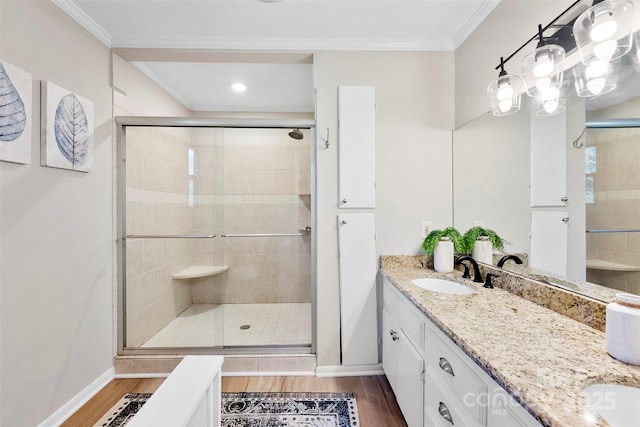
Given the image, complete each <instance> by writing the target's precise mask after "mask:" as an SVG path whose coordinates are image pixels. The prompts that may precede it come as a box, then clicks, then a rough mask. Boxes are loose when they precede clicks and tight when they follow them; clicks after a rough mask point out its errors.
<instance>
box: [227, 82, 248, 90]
mask: <svg viewBox="0 0 640 427" xmlns="http://www.w3.org/2000/svg"><path fill="white" fill-rule="evenodd" d="M231 89H233V90H235V91H236V92H244V91H245V90H247V86H246V85H245V84H244V83H239V82H238V83H234V84H232V85H231Z"/></svg>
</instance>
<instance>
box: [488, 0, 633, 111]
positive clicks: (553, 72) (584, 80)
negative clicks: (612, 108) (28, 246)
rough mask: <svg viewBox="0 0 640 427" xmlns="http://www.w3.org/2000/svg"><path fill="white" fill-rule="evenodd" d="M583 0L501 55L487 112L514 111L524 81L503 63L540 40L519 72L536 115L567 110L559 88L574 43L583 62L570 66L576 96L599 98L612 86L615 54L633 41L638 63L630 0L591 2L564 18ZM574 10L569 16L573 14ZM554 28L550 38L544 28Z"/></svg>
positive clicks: (628, 46)
mask: <svg viewBox="0 0 640 427" xmlns="http://www.w3.org/2000/svg"><path fill="white" fill-rule="evenodd" d="M585 2H586V0H575V1H574V2H573V3H572V4H571V5H570V6H569V7H567V8H566V9H565V10H564V11H563V12H562V13H560V14H559V15H558V16H556V17H555V18H554V19H553V20H552V21H551V22H549V24H547V25H546V26H545V27H542V25H538V32H537V33H536V34H535V35H534V36H532V37H531V38H530V39H529V40H527V41H526V42H524V43H523V44H522V45H521V46H520V47H519V48H517V49H516V50H515V51H514V52H513V53H512V54H511V55H509V56H508V57H506V59H504V58H502V57H501V58H500V64H499V65H498V66H496V68H495V69H496V70H498V69H500V75H499V76H498V79H497V80H496V81H494V82H492V83H491V84H489V87H488V88H487V93H488V94H489V98H490V100H491V110H492V112H493V114H494V115H496V116H504V115H507V114H511V113H513V112H516V111H518V109H519V108H520V98H519V96H517V95H519V94H520V93H521V92H522V90H520V89H517V88H520V85H521V84H522V79H519V78H518V77H517V76H509V75H508V74H507V73H506V72H505V71H504V66H505V64H506V63H507V62H508V61H509V60H510V59H512V58H513V57H514V56H516V55H517V54H518V53H519V52H520V51H521V50H522V49H524V48H525V47H526V46H527V45H528V44H529V43H531V42H532V41H534V40H536V39H539V43H538V45H537V47H536V49H535V50H534V51H533V52H531V53H530V54H528V55H527V56H526V57H525V58H524V60H523V61H522V65H521V67H522V75H523V77H524V81H525V84H526V87H525V88H524V89H526V91H527V94H528V95H529V96H531V97H535V102H533V103H532V104H531V105H532V108H534V109H535V110H534V111H536V114H537V115H552V114H557V113H559V112H561V111H565V110H566V102H567V101H566V94H565V92H566V88H564V87H563V74H564V73H563V70H564V68H566V64H563V62H566V61H565V57H566V52H571V51H572V50H573V49H574V47H576V46H577V47H578V48H579V51H580V56H581V58H582V61H581V62H580V63H579V64H577V65H576V66H574V67H573V74H574V77H575V89H576V92H577V94H578V95H579V96H581V97H588V96H599V95H602V94H604V93H607V92H610V91H612V90H614V89H615V88H616V80H617V72H618V63H617V62H619V61H616V60H617V58H620V57H621V56H623V55H625V54H626V53H628V52H629V51H630V50H631V47H632V46H633V44H634V39H635V44H637V45H638V46H637V48H636V53H637V55H638V60H639V64H640V32H638V33H637V34H633V32H632V27H633V18H634V17H633V13H634V10H633V2H632V1H631V0H592V2H591V7H590V8H589V9H588V10H586V11H585V12H583V13H581V14H580V15H579V16H578V17H577V18H574V19H571V18H569V17H565V19H564V23H563V22H559V21H560V20H561V18H563V17H564V16H565V15H567V14H568V13H569V12H570V11H572V10H574V8H576V7H578V6H580V5H582V4H583V3H585ZM576 15H577V13H576V14H574V15H573V16H576ZM549 28H556V29H557V31H555V33H554V34H552V35H551V36H550V37H543V32H544V31H546V30H548V29H549Z"/></svg>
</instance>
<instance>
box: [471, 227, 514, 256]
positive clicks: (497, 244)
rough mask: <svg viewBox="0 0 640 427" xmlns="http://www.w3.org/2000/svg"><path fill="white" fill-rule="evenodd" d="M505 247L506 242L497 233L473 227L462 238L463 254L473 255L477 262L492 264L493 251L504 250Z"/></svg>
mask: <svg viewBox="0 0 640 427" xmlns="http://www.w3.org/2000/svg"><path fill="white" fill-rule="evenodd" d="M504 245H505V240H504V239H503V238H502V237H500V236H499V235H498V233H496V232H495V231H493V230H490V229H488V228H483V227H472V228H470V229H468V230H467V231H466V233H464V235H463V236H462V242H461V246H462V248H461V253H464V254H471V256H472V257H473V258H474V259H475V260H476V261H480V262H484V263H487V264H492V262H493V251H494V250H496V251H502V250H504Z"/></svg>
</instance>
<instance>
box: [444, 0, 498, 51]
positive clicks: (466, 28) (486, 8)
mask: <svg viewBox="0 0 640 427" xmlns="http://www.w3.org/2000/svg"><path fill="white" fill-rule="evenodd" d="M499 3H500V0H487V1H483V2H482V4H481V6H480V7H479V8H478V9H476V11H475V13H474V14H473V16H471V18H469V20H468V21H467V22H465V24H464V25H463V26H462V28H460V31H458V32H457V33H456V35H455V36H453V50H455V49H457V48H458V47H459V46H460V45H461V44H462V43H463V42H464V41H465V40H466V39H467V37H469V36H470V35H471V33H473V31H474V30H475V29H476V28H478V26H479V25H480V23H482V21H484V20H485V18H486V17H487V16H489V14H490V13H491V12H492V11H493V9H495V8H496V6H497V5H498V4H499Z"/></svg>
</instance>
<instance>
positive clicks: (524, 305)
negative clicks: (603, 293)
mask: <svg viewBox="0 0 640 427" xmlns="http://www.w3.org/2000/svg"><path fill="white" fill-rule="evenodd" d="M381 273H382V275H383V276H384V277H386V278H387V279H389V280H390V281H391V283H392V284H393V285H394V286H396V287H397V288H398V289H399V290H400V291H401V292H402V293H403V294H404V295H405V296H406V297H407V298H408V299H409V300H410V301H411V302H412V303H413V304H414V305H415V306H416V307H417V308H418V309H419V310H420V311H421V312H423V313H424V314H425V315H426V316H427V317H428V318H429V319H430V320H432V321H433V322H434V323H435V324H436V325H437V326H438V327H439V328H440V329H441V330H442V331H443V332H444V333H445V334H446V335H447V336H448V337H449V338H451V339H452V340H453V341H454V342H455V343H456V344H457V345H458V346H459V347H460V348H461V349H462V350H463V351H464V352H465V353H466V354H467V355H469V356H470V357H471V358H472V359H473V360H474V361H475V362H476V363H477V364H478V365H479V366H480V367H481V368H482V369H484V370H485V371H486V372H487V373H488V374H489V375H490V376H491V377H492V378H493V379H494V380H495V381H496V382H498V383H499V384H500V385H502V386H503V387H504V388H505V390H507V391H508V392H509V393H510V394H511V395H512V396H513V397H514V398H515V399H516V400H517V401H518V402H520V403H521V404H522V406H523V407H524V408H525V409H527V410H528V411H529V412H530V413H531V414H532V415H533V416H534V417H536V418H537V419H538V420H539V421H540V422H541V423H542V424H543V425H546V426H562V427H565V426H581V427H582V426H606V425H608V424H607V423H606V422H605V421H604V420H603V419H602V418H601V417H599V416H598V415H597V414H596V412H595V411H593V410H592V409H591V408H590V407H589V405H588V403H587V400H586V399H585V398H584V397H583V396H582V393H581V391H582V389H583V388H584V387H586V386H588V385H592V384H600V383H616V384H622V385H630V386H640V366H633V365H629V364H626V363H623V362H620V361H618V360H616V359H614V358H612V357H611V356H609V354H608V353H607V351H606V346H605V334H604V332H602V331H599V330H597V329H593V328H591V327H589V326H587V325H585V324H583V323H580V322H577V321H575V320H573V319H570V318H568V317H565V316H563V315H561V314H558V313H556V312H555V311H552V310H549V309H547V308H545V307H542V306H540V305H537V304H535V303H533V302H530V301H528V300H526V299H524V298H521V297H518V296H516V295H513V294H512V293H510V292H508V291H505V290H503V289H499V288H494V289H486V288H483V287H482V284H479V283H473V282H472V281H471V280H468V279H467V280H465V279H462V278H461V273H460V272H459V271H454V272H453V273H448V274H442V273H436V272H435V271H434V270H431V269H427V268H424V267H421V266H420V261H419V257H412V256H407V257H401V256H397V257H394V256H385V257H383V259H382V268H381ZM422 277H438V278H443V279H448V280H452V281H456V282H461V283H466V284H468V285H472V286H474V287H475V288H476V289H477V292H476V293H474V294H471V295H449V294H442V293H436V292H430V291H427V290H423V289H421V288H419V287H417V286H415V285H413V284H411V280H413V279H416V278H422Z"/></svg>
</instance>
